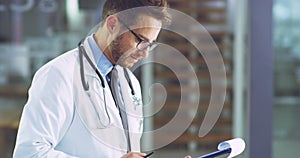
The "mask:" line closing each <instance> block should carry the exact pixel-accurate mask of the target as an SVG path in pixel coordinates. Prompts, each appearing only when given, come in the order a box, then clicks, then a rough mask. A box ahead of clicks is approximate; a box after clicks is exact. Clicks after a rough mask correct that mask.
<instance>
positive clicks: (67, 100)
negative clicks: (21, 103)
mask: <svg viewBox="0 0 300 158" xmlns="http://www.w3.org/2000/svg"><path fill="white" fill-rule="evenodd" d="M63 73H65V72H62V71H59V70H58V69H57V68H55V67H51V66H45V67H43V68H42V69H40V70H39V71H38V72H37V73H36V75H35V77H34V79H33V81H32V85H31V87H30V90H29V96H28V101H27V103H26V105H25V107H24V109H23V113H22V117H21V121H20V126H19V130H18V135H17V141H16V146H15V150H14V157H15V158H23V157H49V158H52V157H59V158H71V157H74V156H72V155H69V154H68V153H64V152H62V151H58V150H56V149H55V147H56V146H57V144H59V142H60V140H61V139H62V137H63V136H64V134H65V133H66V132H67V130H68V128H69V126H70V124H71V122H72V119H73V115H74V103H73V92H72V90H73V89H72V88H73V87H72V86H73V85H72V84H73V83H72V78H73V76H71V77H67V76H68V75H70V74H72V73H70V74H63ZM70 145H72V144H70Z"/></svg>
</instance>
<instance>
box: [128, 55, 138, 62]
mask: <svg viewBox="0 0 300 158" xmlns="http://www.w3.org/2000/svg"><path fill="white" fill-rule="evenodd" d="M130 57H131V59H132V60H133V62H137V61H138V58H136V57H134V56H130Z"/></svg>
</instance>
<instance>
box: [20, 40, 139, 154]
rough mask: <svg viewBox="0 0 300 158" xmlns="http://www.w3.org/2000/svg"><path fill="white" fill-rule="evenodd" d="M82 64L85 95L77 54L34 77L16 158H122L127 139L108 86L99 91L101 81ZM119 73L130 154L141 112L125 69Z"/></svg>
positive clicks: (136, 147)
mask: <svg viewBox="0 0 300 158" xmlns="http://www.w3.org/2000/svg"><path fill="white" fill-rule="evenodd" d="M84 47H85V49H86V51H87V54H88V55H89V57H90V58H91V59H92V61H93V62H94V58H93V55H92V52H91V49H90V47H89V44H88V42H87V40H85V41H84ZM83 59H84V77H85V80H86V81H87V82H88V84H89V91H88V92H86V91H84V89H83V86H82V83H81V78H80V64H79V53H78V49H77V48H76V49H74V50H71V51H69V52H67V53H65V54H63V55H61V56H59V57H57V58H56V59H54V60H52V61H50V62H49V63H47V64H46V65H45V66H43V67H42V68H41V69H39V70H38V71H37V73H36V74H35V76H34V78H33V81H32V85H31V87H30V89H29V98H28V102H27V103H26V105H25V107H24V109H23V114H22V118H21V121H20V126H19V131H18V135H17V141H16V146H15V150H14V157H15V158H25V157H51V158H52V157H59V158H64V157H81V158H96V157H99V158H117V157H121V156H122V155H124V154H126V150H127V143H126V136H125V134H124V131H123V127H122V122H121V119H120V115H119V111H118V109H117V107H116V106H115V103H114V100H113V98H112V95H111V92H110V89H109V86H108V85H107V83H106V82H105V84H106V85H105V88H104V89H103V88H102V86H101V81H100V79H99V77H98V76H97V75H96V73H95V71H94V70H93V69H92V68H91V66H90V65H89V64H88V62H87V61H86V60H85V58H83ZM94 64H95V62H94ZM117 69H118V72H119V76H120V88H121V94H122V97H123V100H124V103H125V106H126V110H127V113H128V115H129V116H128V124H129V130H130V138H131V148H132V151H139V150H140V137H141V134H142V129H143V117H142V106H141V105H138V106H136V105H135V104H133V100H132V95H131V93H130V92H131V90H130V88H129V85H128V83H127V81H126V79H125V77H124V75H123V74H124V72H123V68H121V67H120V66H118V67H117ZM128 72H129V76H130V78H131V81H132V84H133V87H134V90H135V92H136V96H137V97H138V98H141V91H140V85H139V82H138V80H137V79H136V78H135V77H134V75H133V74H132V73H131V72H130V71H128ZM104 78H105V77H104ZM103 93H105V94H103ZM104 95H106V97H105V98H104ZM91 98H93V99H91ZM104 99H105V100H106V105H107V107H105V103H104ZM92 103H94V104H92ZM106 108H107V110H105V109H106ZM96 111H98V112H96ZM107 113H108V114H107ZM97 115H98V116H97ZM108 116H109V117H108ZM108 118H110V121H109V119H108Z"/></svg>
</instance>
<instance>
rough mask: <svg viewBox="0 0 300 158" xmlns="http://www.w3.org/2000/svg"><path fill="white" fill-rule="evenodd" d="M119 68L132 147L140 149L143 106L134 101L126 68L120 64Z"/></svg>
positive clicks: (135, 149) (133, 149)
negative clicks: (125, 73)
mask: <svg viewBox="0 0 300 158" xmlns="http://www.w3.org/2000/svg"><path fill="white" fill-rule="evenodd" d="M117 69H118V72H119V78H120V88H121V93H122V97H123V101H124V104H125V108H126V112H127V118H128V126H129V135H130V140H131V149H132V151H140V137H141V134H142V133H141V132H142V124H143V122H142V121H143V114H142V106H141V105H140V106H136V105H135V104H134V103H133V95H132V94H131V89H130V87H129V84H128V81H127V80H126V77H125V75H124V69H123V68H122V67H120V66H118V67H117ZM136 95H137V94H136ZM138 97H139V96H138Z"/></svg>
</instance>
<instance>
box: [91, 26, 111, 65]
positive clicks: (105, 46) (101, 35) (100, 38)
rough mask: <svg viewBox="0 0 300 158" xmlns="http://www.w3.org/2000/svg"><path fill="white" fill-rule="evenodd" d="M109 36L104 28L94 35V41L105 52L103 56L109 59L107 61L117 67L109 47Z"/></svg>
mask: <svg viewBox="0 0 300 158" xmlns="http://www.w3.org/2000/svg"><path fill="white" fill-rule="evenodd" d="M107 36H108V34H107V33H106V32H105V31H104V30H103V28H99V29H98V31H97V32H96V33H95V35H94V39H95V41H96V43H97V45H98V46H99V48H100V49H101V50H102V51H103V54H104V55H105V56H106V57H107V59H108V60H109V61H110V62H111V63H112V64H113V65H115V62H114V60H113V57H112V52H111V48H110V46H109V43H110V42H109V41H108V40H109V39H107V38H106V37H107Z"/></svg>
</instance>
